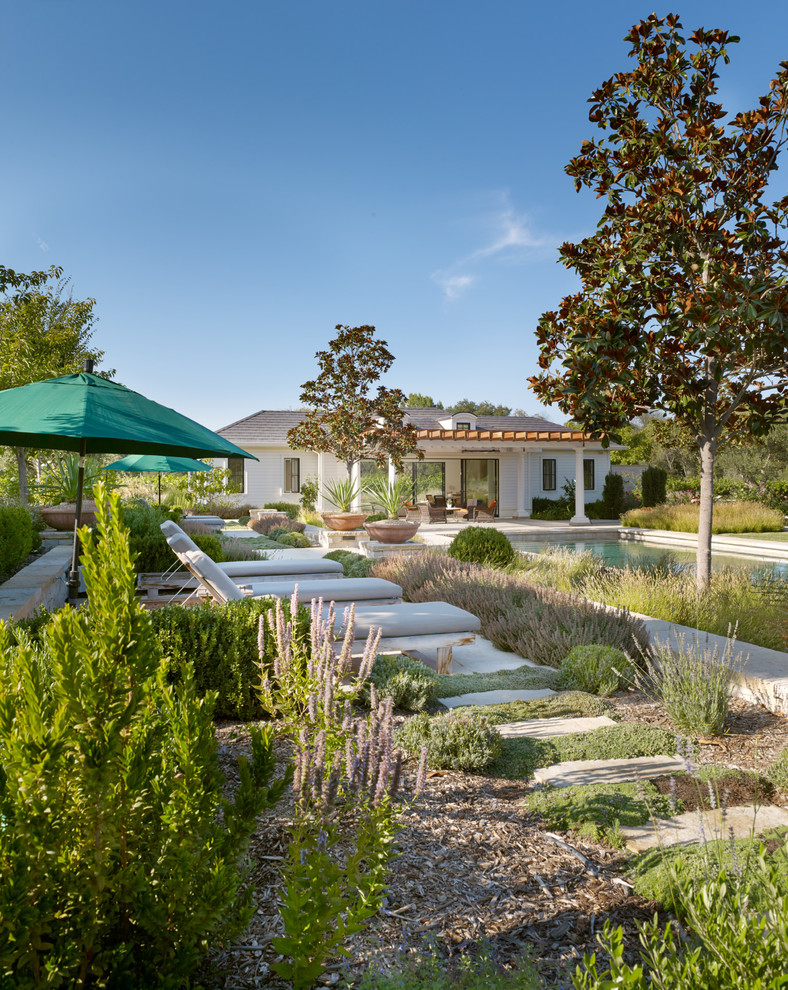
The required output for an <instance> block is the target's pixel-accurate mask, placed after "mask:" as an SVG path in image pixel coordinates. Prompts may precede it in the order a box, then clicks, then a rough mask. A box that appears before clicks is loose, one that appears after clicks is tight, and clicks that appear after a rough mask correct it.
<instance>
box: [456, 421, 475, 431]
mask: <svg viewBox="0 0 788 990" xmlns="http://www.w3.org/2000/svg"><path fill="white" fill-rule="evenodd" d="M454 429H455V430H472V429H473V427H472V426H471V423H470V420H465V419H463V420H460V421H458V422H457V423H455V424H454Z"/></svg>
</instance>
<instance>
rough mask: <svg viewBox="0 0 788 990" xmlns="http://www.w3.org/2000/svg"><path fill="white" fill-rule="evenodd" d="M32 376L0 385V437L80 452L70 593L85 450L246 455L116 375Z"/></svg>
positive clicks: (75, 579)
mask: <svg viewBox="0 0 788 990" xmlns="http://www.w3.org/2000/svg"><path fill="white" fill-rule="evenodd" d="M92 371H93V362H92V361H86V362H85V370H84V371H83V372H80V373H79V374H77V375H65V376H64V377H63V378H50V379H48V380H47V381H43V382H32V383H31V384H30V385H21V386H20V387H19V388H9V389H6V390H5V391H2V392H0V444H7V445H9V446H12V447H44V448H47V449H51V450H75V451H78V452H79V455H80V466H79V481H78V486H77V518H76V522H75V529H74V554H73V557H72V562H71V571H70V573H69V588H70V590H71V591H72V593H74V594H75V593H76V589H77V587H78V583H79V574H78V572H77V558H78V553H79V550H78V541H77V535H76V531H77V529H78V528H79V525H80V523H81V521H82V485H83V479H84V458H85V455H86V454H106V453H112V454H171V455H173V456H174V457H248V458H251V459H252V460H257V458H256V457H254V455H253V454H248V453H247V452H246V451H245V450H242V449H241V448H240V447H236V446H235V444H233V443H230V442H229V440H225V439H224V438H223V437H220V436H218V434H216V433H213V432H212V431H211V430H208V429H206V428H205V427H204V426H200V424H199V423H195V422H194V420H192V419H188V418H187V417H186V416H182V415H181V414H180V413H177V412H175V410H174V409H169V408H168V407H167V406H162V405H159V403H158V402H153V401H152V400H151V399H146V398H145V397H144V396H142V395H140V394H139V392H134V391H132V390H131V389H130V388H126V387H125V386H124V385H119V384H118V383H117V382H111V381H108V380H107V379H106V378H99V377H98V375H94V374H92Z"/></svg>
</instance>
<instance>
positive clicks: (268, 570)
mask: <svg viewBox="0 0 788 990" xmlns="http://www.w3.org/2000/svg"><path fill="white" fill-rule="evenodd" d="M161 530H162V532H163V533H164V537H165V539H166V540H167V543H168V544H169V546H170V549H171V550H172V551H173V553H174V554H175V556H176V557H178V560H177V561H176V562H174V563H173V566H172V567H171V568H170V569H169V570H166V571H164V572H163V573H150V574H140V575H138V577H137V587H138V588H140V589H141V590H142V591H144V592H145V593H146V595H147V597H148V599H157V598H158V597H159V594H160V593H166V594H168V595H172V594H179V593H180V592H183V591H194V590H196V589H197V588H198V587H199V586H200V584H199V582H198V581H197V579H196V578H195V577H193V576H192V575H191V574H189V575H188V576H185V575H184V574H183V571H178V570H177V567H178V564H179V563H182V561H181V560H180V556H179V554H180V553H182V552H183V551H185V550H199V549H200V548H199V547H198V546H197V544H196V543H195V542H194V540H192V538H191V537H190V536H189V535H188V533H185V532H184V531H183V530H182V529H181V527H180V526H179V525H178V524H177V523H174V522H172V521H170V520H167V521H165V522H163V523H162V524H161ZM214 563H216V562H215V561H214ZM216 566H217V567H218V568H219V569H220V570H222V571H224V573H225V574H227V575H228V576H229V577H231V578H232V579H233V581H235V582H236V584H241V583H248V582H250V581H254V582H258V581H284V580H288V579H290V580H298V581H314V580H319V581H322V580H329V579H337V578H344V576H345V574H344V571H343V570H342V565H341V564H340V563H339V562H338V561H336V560H324V559H323V558H317V559H316V558H314V557H311V556H310V557H307V558H300V559H294V558H282V559H279V560H262V559H260V560H228V561H224V562H222V563H220V564H216Z"/></svg>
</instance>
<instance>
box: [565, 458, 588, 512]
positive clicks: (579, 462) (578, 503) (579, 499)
mask: <svg viewBox="0 0 788 990" xmlns="http://www.w3.org/2000/svg"><path fill="white" fill-rule="evenodd" d="M569 525H570V526H590V525H591V520H590V519H589V518H588V516H587V515H586V493H585V486H584V480H583V448H582V447H577V448H576V450H575V514H574V515H573V516H572V518H571V519H570V520H569Z"/></svg>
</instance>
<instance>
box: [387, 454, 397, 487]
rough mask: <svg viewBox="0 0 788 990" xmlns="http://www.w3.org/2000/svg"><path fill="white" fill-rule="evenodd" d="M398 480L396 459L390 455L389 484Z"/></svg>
mask: <svg viewBox="0 0 788 990" xmlns="http://www.w3.org/2000/svg"><path fill="white" fill-rule="evenodd" d="M396 480H397V469H396V467H394V461H392V459H391V458H390V457H389V484H390V485H393V484H394V482H395V481H396Z"/></svg>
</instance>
